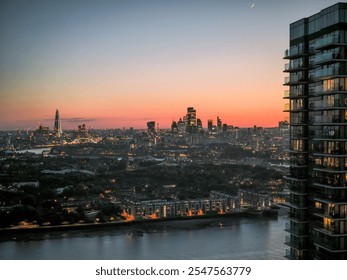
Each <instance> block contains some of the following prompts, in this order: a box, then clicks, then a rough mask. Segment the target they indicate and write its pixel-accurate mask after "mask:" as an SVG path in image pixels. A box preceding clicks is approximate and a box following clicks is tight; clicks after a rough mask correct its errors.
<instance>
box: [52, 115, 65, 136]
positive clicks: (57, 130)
mask: <svg viewBox="0 0 347 280" xmlns="http://www.w3.org/2000/svg"><path fill="white" fill-rule="evenodd" d="M62 133H63V130H62V128H61V122H60V116H59V111H58V109H57V110H56V111H55V119H54V128H53V134H54V135H56V136H58V137H60V136H61V134H62Z"/></svg>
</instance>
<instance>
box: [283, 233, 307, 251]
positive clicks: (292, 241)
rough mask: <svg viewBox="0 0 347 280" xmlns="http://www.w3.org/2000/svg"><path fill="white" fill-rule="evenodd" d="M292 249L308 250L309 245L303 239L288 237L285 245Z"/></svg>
mask: <svg viewBox="0 0 347 280" xmlns="http://www.w3.org/2000/svg"><path fill="white" fill-rule="evenodd" d="M284 244H286V245H288V246H290V247H293V248H295V249H297V250H306V249H307V245H306V242H305V240H304V239H303V238H299V237H297V238H294V236H286V242H285V243H284Z"/></svg>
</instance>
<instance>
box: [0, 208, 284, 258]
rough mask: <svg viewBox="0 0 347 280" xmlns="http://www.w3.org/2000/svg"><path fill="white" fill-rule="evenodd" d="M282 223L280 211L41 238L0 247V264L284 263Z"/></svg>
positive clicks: (37, 237)
mask: <svg viewBox="0 0 347 280" xmlns="http://www.w3.org/2000/svg"><path fill="white" fill-rule="evenodd" d="M286 222H288V215H287V213H286V212H284V213H281V214H280V215H279V217H278V219H266V218H244V217H243V218H227V219H223V218H218V219H207V220H190V221H187V220H185V221H169V222H161V223H158V224H153V225H150V226H148V225H147V226H145V227H143V226H141V225H136V226H135V227H126V228H122V229H111V228H109V229H104V230H99V229H98V230H87V231H70V232H64V233H49V234H47V233H46V234H41V235H35V236H30V238H27V239H26V240H25V241H18V239H17V241H6V242H0V259H2V260H28V259H29V260H105V259H111V260H112V259H124V260H126V259H128V260H141V259H146V260H152V259H158V260H167V259H182V260H186V259H188V260H194V259H201V260H202V259H211V260H213V259H215V260H223V259H225V260H228V259H230V260H276V259H284V254H285V249H286V246H285V245H284V240H285V235H286V233H285V232H284V227H285V223H286Z"/></svg>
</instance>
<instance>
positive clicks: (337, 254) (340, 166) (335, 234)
mask: <svg viewBox="0 0 347 280" xmlns="http://www.w3.org/2000/svg"><path fill="white" fill-rule="evenodd" d="M285 59H289V63H288V64H286V66H285V72H287V73H289V77H287V78H286V79H285V85H287V86H289V90H287V91H286V92H285V97H284V98H285V99H288V100H289V103H288V104H286V105H285V111H286V112H289V115H290V148H289V153H290V170H289V174H288V175H287V176H286V182H287V184H288V186H289V189H290V216H289V219H290V221H289V223H288V225H287V226H286V231H287V232H288V233H289V235H288V236H287V237H286V244H287V245H288V246H289V250H287V253H286V256H287V258H290V259H347V3H338V4H335V5H333V6H331V7H328V8H326V9H324V10H322V11H321V12H319V13H317V14H315V15H313V16H310V17H308V18H303V19H301V20H299V21H296V22H294V23H292V24H291V25H290V49H289V50H287V51H286V52H285Z"/></svg>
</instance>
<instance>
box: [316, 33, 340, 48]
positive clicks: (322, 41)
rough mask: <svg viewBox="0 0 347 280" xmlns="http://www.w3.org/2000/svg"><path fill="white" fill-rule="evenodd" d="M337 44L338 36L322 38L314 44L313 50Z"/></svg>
mask: <svg viewBox="0 0 347 280" xmlns="http://www.w3.org/2000/svg"><path fill="white" fill-rule="evenodd" d="M338 42H339V36H328V37H324V38H320V39H318V40H317V41H316V43H315V48H321V47H323V46H326V45H329V44H332V43H338Z"/></svg>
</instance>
